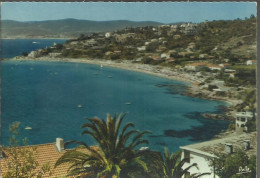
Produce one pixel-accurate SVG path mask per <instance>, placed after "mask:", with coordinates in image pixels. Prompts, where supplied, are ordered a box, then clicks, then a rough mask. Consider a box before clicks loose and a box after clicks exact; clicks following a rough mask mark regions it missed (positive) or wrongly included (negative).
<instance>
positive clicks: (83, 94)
mask: <svg viewBox="0 0 260 178" xmlns="http://www.w3.org/2000/svg"><path fill="white" fill-rule="evenodd" d="M1 68H2V69H1V77H2V84H1V85H2V91H1V95H2V103H1V111H2V117H1V120H2V132H1V133H2V138H1V141H2V144H4V145H6V144H8V136H9V132H8V129H9V126H10V124H11V123H12V122H14V121H19V122H21V126H22V129H21V135H22V137H27V138H28V140H29V144H41V143H50V142H55V138H56V137H62V138H64V139H65V141H68V140H81V141H85V142H87V143H88V144H90V145H92V144H95V142H94V141H93V140H92V139H91V138H89V137H86V136H81V129H80V126H81V125H82V124H83V123H84V122H85V121H86V120H85V118H86V117H88V118H91V117H94V116H98V117H100V118H105V117H106V114H107V113H110V114H111V115H114V114H115V113H121V112H127V113H128V115H127V116H126V118H125V120H124V123H126V122H133V123H134V124H135V126H136V127H135V128H136V129H139V130H142V131H143V130H149V131H151V132H152V134H151V135H149V136H147V139H148V140H149V141H150V145H149V147H150V148H151V149H154V150H159V151H162V150H163V148H164V147H168V148H170V150H172V151H176V150H178V149H179V146H182V145H187V144H191V143H196V142H200V141H205V140H209V139H211V138H212V137H213V136H214V135H216V134H218V133H219V132H220V131H221V130H224V129H227V127H228V124H229V122H227V121H216V120H211V119H204V118H202V117H201V116H200V114H201V113H205V112H207V113H208V112H211V113H219V112H222V111H221V110H220V109H219V106H220V105H226V103H224V102H220V101H212V100H204V99H199V98H192V97H188V96H185V95H184V94H183V93H184V92H185V90H186V89H187V87H188V84H187V83H184V82H179V81H173V80H169V79H165V78H160V77H156V76H151V75H147V74H143V73H137V72H131V71H126V70H121V69H115V68H110V67H103V68H100V67H99V66H96V65H90V64H79V63H64V62H39V61H37V62H34V61H24V62H19V61H4V62H2V63H1ZM78 105H82V107H81V108H80V107H78ZM26 126H30V127H32V129H31V130H25V129H24V128H25V127H26Z"/></svg>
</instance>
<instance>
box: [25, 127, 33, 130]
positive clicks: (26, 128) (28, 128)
mask: <svg viewBox="0 0 260 178" xmlns="http://www.w3.org/2000/svg"><path fill="white" fill-rule="evenodd" d="M24 129H25V130H32V128H31V127H29V126H26V127H25V128H24Z"/></svg>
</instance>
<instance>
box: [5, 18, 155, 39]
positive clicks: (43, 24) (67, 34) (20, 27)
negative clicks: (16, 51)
mask: <svg viewBox="0 0 260 178" xmlns="http://www.w3.org/2000/svg"><path fill="white" fill-rule="evenodd" d="M158 25H160V23H158V22H152V21H142V22H134V21H128V20H116V21H90V20H77V19H63V20H50V21H33V22H18V21H12V20H3V21H2V23H1V32H2V38H74V37H76V36H79V34H88V33H93V32H96V33H97V32H108V31H114V30H120V29H123V28H126V27H143V26H158Z"/></svg>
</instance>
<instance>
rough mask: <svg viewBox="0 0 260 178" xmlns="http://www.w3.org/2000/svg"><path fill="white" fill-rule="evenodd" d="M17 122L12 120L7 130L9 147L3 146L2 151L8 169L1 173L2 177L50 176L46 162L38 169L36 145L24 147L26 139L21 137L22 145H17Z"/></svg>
mask: <svg viewBox="0 0 260 178" xmlns="http://www.w3.org/2000/svg"><path fill="white" fill-rule="evenodd" d="M19 127H20V123H19V122H14V123H13V124H12V125H11V126H10V128H9V130H10V132H11V133H12V136H11V137H10V145H9V147H3V148H2V149H3V152H4V153H5V157H6V159H7V166H8V171H7V172H6V173H5V174H4V175H3V178H21V177H29V178H31V177H37V178H41V177H44V176H51V174H52V173H51V170H50V166H49V164H48V163H46V164H44V165H43V166H42V167H40V169H38V168H37V167H38V162H37V160H36V157H37V152H36V147H33V148H31V149H30V148H28V147H26V146H25V145H26V142H27V139H26V138H25V139H23V145H24V146H23V147H19V145H20V143H19V133H20V131H19Z"/></svg>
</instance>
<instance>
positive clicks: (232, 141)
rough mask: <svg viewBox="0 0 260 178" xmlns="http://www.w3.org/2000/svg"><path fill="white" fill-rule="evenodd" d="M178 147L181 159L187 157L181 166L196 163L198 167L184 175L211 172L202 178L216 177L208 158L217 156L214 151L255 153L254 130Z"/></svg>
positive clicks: (249, 154)
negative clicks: (241, 150)
mask: <svg viewBox="0 0 260 178" xmlns="http://www.w3.org/2000/svg"><path fill="white" fill-rule="evenodd" d="M180 149H181V150H182V159H183V158H188V161H187V162H186V163H185V164H184V165H183V167H182V168H183V169H185V168H187V167H188V166H191V165H192V164H193V163H197V164H198V168H199V170H198V169H196V168H195V167H193V168H191V169H189V173H188V174H187V175H185V176H184V177H188V176H189V175H192V174H194V173H211V174H210V175H205V176H203V178H214V177H215V178H218V176H217V175H215V173H214V170H213V168H212V167H211V166H210V160H212V159H216V158H217V156H216V153H224V154H232V153H235V152H236V151H237V150H239V149H243V150H245V151H246V153H247V155H248V156H251V155H254V154H256V132H252V133H249V134H248V133H243V134H240V135H237V134H235V135H233V136H229V137H224V138H221V139H215V140H211V141H206V142H201V143H196V144H192V145H186V146H181V147H180ZM238 171H239V170H238Z"/></svg>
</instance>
